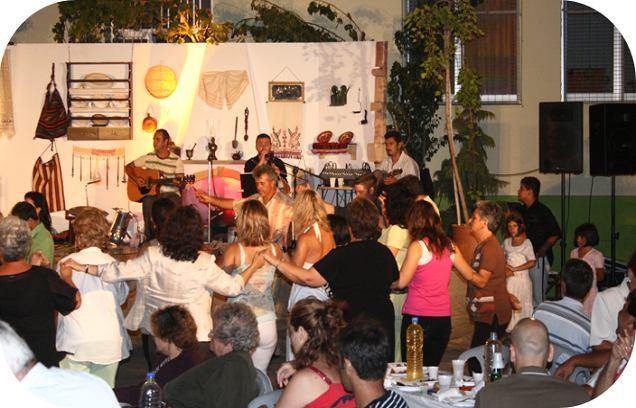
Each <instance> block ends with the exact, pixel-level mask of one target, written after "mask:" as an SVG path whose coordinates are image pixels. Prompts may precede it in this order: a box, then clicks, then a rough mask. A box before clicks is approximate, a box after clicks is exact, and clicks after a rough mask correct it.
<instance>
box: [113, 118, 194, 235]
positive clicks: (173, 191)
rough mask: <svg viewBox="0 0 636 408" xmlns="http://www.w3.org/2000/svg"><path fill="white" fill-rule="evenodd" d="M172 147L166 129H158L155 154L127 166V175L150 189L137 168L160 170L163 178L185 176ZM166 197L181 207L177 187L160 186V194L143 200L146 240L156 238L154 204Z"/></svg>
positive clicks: (153, 142) (151, 153) (139, 184)
mask: <svg viewBox="0 0 636 408" xmlns="http://www.w3.org/2000/svg"><path fill="white" fill-rule="evenodd" d="M169 145H170V134H169V133H168V131H167V130H165V129H157V131H155V134H154V135H153V137H152V147H153V148H154V151H153V152H150V153H148V154H145V155H143V156H141V157H139V158H138V159H136V160H134V161H132V162H130V163H128V164H127V165H126V174H127V175H128V177H129V178H130V179H131V180H132V181H133V182H135V183H136V184H137V185H138V186H139V187H148V186H149V182H148V180H146V179H144V178H143V177H138V176H137V175H136V174H135V170H134V169H135V168H144V169H152V170H159V171H160V172H161V174H162V175H163V177H165V178H167V179H172V178H176V177H182V176H183V162H182V161H181V159H180V158H179V156H177V155H176V154H174V153H173V152H171V151H170V149H169V148H168V147H169ZM161 197H166V198H169V199H170V200H172V201H174V202H175V204H176V205H177V206H179V205H181V195H180V194H179V187H178V186H176V185H170V184H163V185H161V186H159V194H156V195H147V196H145V197H144V198H143V199H142V200H141V203H142V206H143V214H144V234H145V235H146V240H151V239H153V238H155V235H156V231H153V228H152V222H151V210H152V204H153V203H154V202H155V201H157V199H158V198H161Z"/></svg>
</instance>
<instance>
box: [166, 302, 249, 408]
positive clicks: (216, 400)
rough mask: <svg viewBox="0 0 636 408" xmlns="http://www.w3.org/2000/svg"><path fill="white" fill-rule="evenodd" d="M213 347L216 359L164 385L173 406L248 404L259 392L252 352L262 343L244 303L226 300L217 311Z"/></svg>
mask: <svg viewBox="0 0 636 408" xmlns="http://www.w3.org/2000/svg"><path fill="white" fill-rule="evenodd" d="M210 339H211V342H210V350H212V352H214V354H215V355H216V358H212V359H209V360H207V361H205V362H204V363H201V364H199V365H198V366H196V367H194V368H192V369H190V370H188V371H186V372H185V373H183V374H181V375H180V376H179V377H177V378H176V379H174V380H173V381H170V382H169V383H168V384H166V386H165V388H164V396H165V400H166V401H167V402H168V403H169V404H170V405H171V406H172V407H173V408H182V407H192V406H196V407H245V406H247V404H248V403H249V402H250V401H251V400H252V399H253V398H254V397H256V396H257V395H258V387H257V385H256V369H255V368H254V364H253V363H252V359H251V358H250V353H251V352H252V351H253V350H254V349H255V348H256V346H257V345H258V324H257V322H256V316H255V315H254V312H253V311H252V309H251V308H250V307H249V306H248V305H246V304H245V303H242V302H234V303H225V304H224V305H222V306H220V307H219V308H218V309H217V310H216V312H215V313H214V329H213V330H212V332H211V333H210Z"/></svg>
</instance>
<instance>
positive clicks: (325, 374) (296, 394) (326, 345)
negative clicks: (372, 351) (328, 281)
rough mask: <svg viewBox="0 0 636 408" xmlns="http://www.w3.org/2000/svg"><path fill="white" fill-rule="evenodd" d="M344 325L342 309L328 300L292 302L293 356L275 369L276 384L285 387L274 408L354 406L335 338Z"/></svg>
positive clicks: (290, 317) (290, 318)
mask: <svg viewBox="0 0 636 408" xmlns="http://www.w3.org/2000/svg"><path fill="white" fill-rule="evenodd" d="M343 327H344V321H343V320H342V312H341V311H340V309H338V308H337V307H336V306H335V305H334V304H333V303H331V302H322V301H320V300H318V299H314V298H308V299H303V300H301V301H299V302H298V303H296V304H295V305H294V307H293V309H292V311H291V314H290V316H289V331H290V337H291V343H292V348H293V350H294V355H295V356H296V360H295V361H293V362H292V363H291V364H290V363H285V364H283V365H282V366H281V368H280V369H279V370H278V373H277V378H278V384H279V385H280V386H281V387H282V386H285V390H284V391H283V394H282V395H281V397H280V400H278V403H277V404H276V407H277V408H291V407H306V408H311V407H313V408H318V407H342V408H346V407H352V408H353V407H355V406H356V404H355V402H354V399H353V396H352V395H351V394H349V393H347V392H346V391H345V389H344V387H343V385H342V383H341V380H340V373H339V371H338V362H339V361H340V356H339V355H338V349H337V339H338V334H339V333H340V330H341V329H342V328H343ZM384 350H385V353H386V348H385V349H384ZM290 376H291V379H289V377H290Z"/></svg>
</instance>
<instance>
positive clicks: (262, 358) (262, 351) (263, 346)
mask: <svg viewBox="0 0 636 408" xmlns="http://www.w3.org/2000/svg"><path fill="white" fill-rule="evenodd" d="M258 335H259V337H260V340H259V342H258V346H257V347H256V350H254V353H252V362H253V363H254V367H256V368H258V369H259V370H261V371H262V372H264V373H267V366H269V361H270V360H271V359H272V355H273V354H274V350H276V342H277V341H278V333H277V332H276V319H273V320H270V321H267V322H263V323H259V324H258Z"/></svg>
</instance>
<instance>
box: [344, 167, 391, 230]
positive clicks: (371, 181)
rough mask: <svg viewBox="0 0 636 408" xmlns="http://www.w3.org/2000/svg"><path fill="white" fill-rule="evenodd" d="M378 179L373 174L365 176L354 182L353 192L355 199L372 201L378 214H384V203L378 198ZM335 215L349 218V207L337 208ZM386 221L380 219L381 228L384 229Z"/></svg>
mask: <svg viewBox="0 0 636 408" xmlns="http://www.w3.org/2000/svg"><path fill="white" fill-rule="evenodd" d="M377 189H378V179H377V178H376V176H375V175H374V174H373V173H367V174H363V175H362V176H360V177H358V178H357V179H355V180H354V181H353V192H354V194H355V197H356V198H357V197H364V198H366V199H368V200H370V201H371V202H372V203H373V204H374V205H375V208H376V209H377V210H378V213H380V214H382V203H381V201H380V199H379V198H378V190H377ZM334 213H335V214H336V215H339V216H341V217H343V218H347V207H335V210H334ZM384 227H385V225H384V219H383V218H380V228H384Z"/></svg>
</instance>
